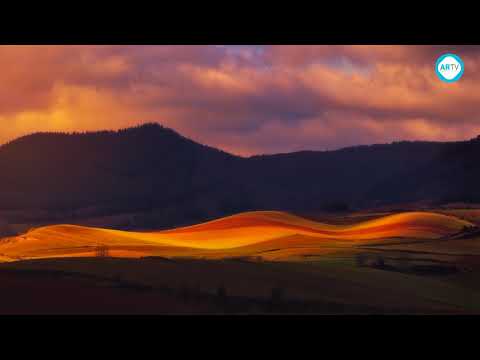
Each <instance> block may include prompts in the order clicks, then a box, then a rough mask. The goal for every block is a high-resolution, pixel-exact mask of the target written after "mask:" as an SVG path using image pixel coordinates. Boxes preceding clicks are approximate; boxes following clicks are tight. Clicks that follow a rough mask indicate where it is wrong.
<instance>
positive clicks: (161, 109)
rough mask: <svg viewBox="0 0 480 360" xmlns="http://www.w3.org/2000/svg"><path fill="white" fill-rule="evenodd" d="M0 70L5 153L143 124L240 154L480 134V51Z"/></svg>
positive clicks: (19, 56)
mask: <svg viewBox="0 0 480 360" xmlns="http://www.w3.org/2000/svg"><path fill="white" fill-rule="evenodd" d="M446 52H453V53H455V54H457V55H459V56H460V57H461V58H462V59H463V61H464V64H465V72H464V75H463V77H462V78H461V79H460V80H459V81H458V82H456V83H451V84H447V83H443V82H441V81H440V80H439V79H438V78H437V77H436V75H435V71H434V65H435V61H436V59H437V58H438V57H439V56H440V55H442V54H444V53H446ZM0 68H1V69H2V70H1V71H0V144H1V143H4V142H7V141H9V140H12V139H14V138H16V137H18V136H20V135H24V134H27V133H31V132H35V131H73V130H77V131H84V130H98V129H118V128H124V127H128V126H131V125H138V124H141V123H144V122H158V123H161V124H163V125H165V126H168V127H171V128H173V129H175V130H176V131H178V132H180V133H181V134H183V135H185V136H187V137H190V138H192V139H194V140H196V141H199V142H202V143H205V144H208V145H211V146H215V147H218V148H221V149H223V150H226V151H229V152H232V153H235V154H240V155H252V154H264V153H278V152H289V151H297V150H307V149H310V150H325V149H336V148H340V147H345V146H349V145H356V144H371V143H385V142H391V141H396V140H418V139H423V140H459V139H469V138H472V137H475V136H476V135H478V134H480V117H479V114H478V110H479V109H480V47H475V46H461V47H458V46H0Z"/></svg>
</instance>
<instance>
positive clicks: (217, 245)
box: [0, 211, 473, 260]
mask: <svg viewBox="0 0 480 360" xmlns="http://www.w3.org/2000/svg"><path fill="white" fill-rule="evenodd" d="M471 226H473V224H471V223H469V222H467V221H464V220H460V219H458V218H456V217H453V216H447V215H442V214H436V213H427V212H408V213H400V214H395V215H389V216H384V217H380V218H377V219H373V220H369V221H364V222H360V223H357V224H351V225H329V224H324V223H319V222H315V221H312V220H308V219H304V218H301V217H298V216H295V215H292V214H289V213H285V212H278V211H259V212H247V213H241V214H237V215H234V216H229V217H225V218H221V219H217V220H214V221H210V222H206V223H203V224H198V225H194V226H188V227H181V228H176V229H172V230H164V231H153V232H134V231H120V230H111V229H102V228H89V227H82V226H75V225H53V226H45V227H40V228H36V229H32V230H30V231H28V232H27V233H26V234H23V235H20V236H16V237H11V238H6V239H4V240H2V241H1V242H0V257H1V258H3V259H7V260H8V259H10V260H15V259H29V258H46V257H69V256H74V257H79V256H95V255H96V251H97V249H98V248H99V247H101V246H102V247H106V248H107V249H108V252H109V255H111V256H121V257H144V256H153V255H157V256H163V257H178V256H181V257H215V258H228V257H236V256H240V255H248V256H262V252H264V251H265V250H268V249H278V250H282V251H287V252H288V251H293V252H294V253H295V254H296V255H298V253H299V252H298V249H302V251H303V252H305V253H308V254H311V253H322V252H329V251H332V249H333V250H334V251H335V250H336V251H338V250H339V249H340V250H341V249H348V248H351V247H352V245H354V244H357V243H362V244H363V243H368V242H371V241H374V240H382V239H390V238H412V239H441V238H444V237H448V236H451V235H455V234H458V233H460V232H462V231H463V230H465V229H466V228H468V227H471Z"/></svg>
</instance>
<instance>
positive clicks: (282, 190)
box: [0, 124, 480, 227]
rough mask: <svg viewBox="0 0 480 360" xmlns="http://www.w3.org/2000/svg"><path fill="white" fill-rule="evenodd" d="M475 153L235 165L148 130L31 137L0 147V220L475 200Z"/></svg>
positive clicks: (140, 222) (304, 155)
mask: <svg viewBox="0 0 480 360" xmlns="http://www.w3.org/2000/svg"><path fill="white" fill-rule="evenodd" d="M479 154H480V140H479V139H478V138H476V139H473V140H470V141H461V142H449V143H447V142H446V143H442V142H423V141H419V142H407V141H402V142H395V143H392V144H383V145H364V146H356V147H349V148H344V149H340V150H336V151H302V152H295V153H286V154H277V155H260V156H252V157H249V158H243V157H238V156H234V155H231V154H228V153H226V152H223V151H220V150H217V149H215V148H212V147H209V146H205V145H201V144H198V143H196V142H194V141H192V140H190V139H187V138H185V137H183V136H181V135H179V134H178V133H176V132H175V131H173V130H171V129H167V128H164V127H162V126H160V125H157V124H146V125H142V126H138V127H134V128H129V129H124V130H119V131H100V132H92V133H82V134H80V133H74V134H63V133H37V134H32V135H28V136H24V137H21V138H19V139H17V140H14V141H12V142H10V143H7V144H5V145H3V146H1V147H0V169H1V176H0V211H3V213H8V212H9V211H10V212H15V214H17V215H16V216H18V214H19V213H24V214H26V213H29V214H38V213H42V214H46V215H45V216H46V218H47V219H48V216H50V215H51V214H55V221H59V220H65V221H68V220H69V219H71V218H78V217H81V216H84V215H85V214H88V216H105V215H112V214H123V213H142V214H147V215H148V216H147V215H145V216H143V218H141V219H139V218H137V219H136V220H134V221H133V220H132V222H131V224H130V225H131V226H132V227H142V226H149V227H164V226H177V225H181V224H186V223H192V222H197V221H203V220H206V219H209V218H212V217H218V216H223V215H228V214H232V213H236V212H240V211H247V210H262V209H269V210H272V209H276V210H286V211H320V210H335V209H345V208H347V207H350V208H352V207H354V208H368V207H372V206H379V205H386V204H401V203H405V202H416V201H427V202H430V203H442V202H449V201H462V202H478V201H480V189H479V188H478V186H477V184H478V183H479V180H480V168H479V167H478V166H477V163H478V160H477V159H478V155H479ZM81 214H83V215H81ZM32 216H33V215H32ZM10 221H13V220H10Z"/></svg>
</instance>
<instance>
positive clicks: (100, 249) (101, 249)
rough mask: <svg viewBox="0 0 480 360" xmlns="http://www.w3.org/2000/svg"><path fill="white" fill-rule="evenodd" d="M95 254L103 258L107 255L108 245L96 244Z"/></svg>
mask: <svg viewBox="0 0 480 360" xmlns="http://www.w3.org/2000/svg"><path fill="white" fill-rule="evenodd" d="M95 256H96V257H101V258H105V257H108V256H109V253H108V247H107V246H106V245H98V246H97V248H96V249H95Z"/></svg>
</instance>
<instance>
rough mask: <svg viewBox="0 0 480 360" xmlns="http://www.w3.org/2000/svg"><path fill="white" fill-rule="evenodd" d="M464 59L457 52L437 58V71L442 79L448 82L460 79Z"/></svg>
mask: <svg viewBox="0 0 480 360" xmlns="http://www.w3.org/2000/svg"><path fill="white" fill-rule="evenodd" d="M463 68H464V66H463V61H462V59H460V57H458V56H457V55H455V54H445V55H442V56H440V57H439V58H438V59H437V63H436V64H435V72H436V73H437V76H438V78H439V79H440V80H442V81H445V82H447V83H451V82H455V81H457V80H459V79H460V78H461V77H462V75H463Z"/></svg>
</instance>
